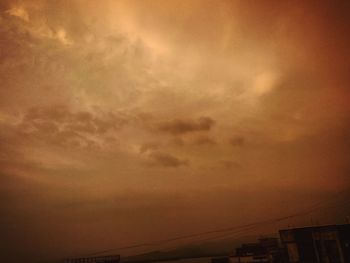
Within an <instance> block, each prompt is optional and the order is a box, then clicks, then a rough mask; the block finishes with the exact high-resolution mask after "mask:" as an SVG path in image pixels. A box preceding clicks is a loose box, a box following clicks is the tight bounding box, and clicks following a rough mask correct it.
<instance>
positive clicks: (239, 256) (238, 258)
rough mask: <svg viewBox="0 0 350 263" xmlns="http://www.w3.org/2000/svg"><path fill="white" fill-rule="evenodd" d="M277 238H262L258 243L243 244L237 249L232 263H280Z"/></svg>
mask: <svg viewBox="0 0 350 263" xmlns="http://www.w3.org/2000/svg"><path fill="white" fill-rule="evenodd" d="M279 255H280V248H279V245H278V239H277V238H260V239H259V242H257V243H248V244H243V245H242V246H241V247H239V248H237V249H236V255H235V256H234V257H232V258H231V262H241V263H244V262H247V263H248V262H249V263H250V262H280V259H279V258H280V256H279Z"/></svg>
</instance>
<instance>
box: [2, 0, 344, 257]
mask: <svg viewBox="0 0 350 263" xmlns="http://www.w3.org/2000/svg"><path fill="white" fill-rule="evenodd" d="M349 8H350V5H349V2H348V1H340V0H339V1H299V2H295V1H273V0H269V1H238V0H237V1H225V0H221V1H214V0H212V1H209V0H208V1H207V0H171V1H161V0H142V1H137V0H130V1H117V0H116V1H108V0H103V1H88V0H86V1H83V0H77V1H68V0H66V1H64V0H60V1H41V0H35V1H1V2H0V12H1V13H0V36H1V39H0V79H1V88H0V101H1V103H0V149H1V152H0V211H1V217H0V232H1V237H2V238H1V241H0V244H1V247H2V249H1V251H2V252H1V257H3V258H6V260H8V262H11V260H12V261H13V262H18V260H19V259H23V258H26V260H29V259H32V260H33V261H34V260H44V259H54V258H59V257H65V256H71V255H73V256H75V255H79V254H86V253H90V252H93V251H99V250H104V249H109V248H114V247H119V246H127V245H130V244H138V243H144V242H149V241H153V240H159V239H164V238H168V237H173V236H178V235H186V234H191V233H197V232H202V231H207V230H211V229H217V228H224V227H230V226H234V225H239V224H242V223H250V222H256V221H260V220H264V219H269V218H275V217H280V216H285V215H290V214H293V213H298V212H301V211H307V209H309V208H310V207H313V206H314V205H315V204H318V203H320V202H321V203H322V202H326V201H327V202H328V201H330V200H334V199H336V198H338V197H339V196H340V195H343V194H342V193H344V192H346V191H347V190H348V189H349V187H350V180H349V171H350V169H349V168H350V167H349V164H350V150H349V149H350V148H349V147H350V135H349V134H350V125H349V123H350V122H349V121H350V103H349V101H350V92H349V84H350V77H349V66H350V56H349V44H350V43H349V39H348V36H349V33H350V32H349V26H350V24H349V22H350V21H349V16H348V14H349V11H350V10H349ZM341 197H343V196H341ZM333 207H334V206H333ZM338 208H339V207H338ZM349 213H350V209H349V206H346V205H344V204H343V205H342V206H341V207H340V208H339V209H338V210H332V209H330V208H327V209H326V211H320V212H319V213H316V214H314V215H313V219H312V220H314V221H317V222H319V223H320V224H322V223H342V222H344V216H345V215H346V214H349ZM295 220H299V221H297V222H296V221H293V220H292V221H289V222H284V223H283V224H282V225H279V226H275V227H274V228H271V229H270V230H269V231H277V230H278V227H286V226H287V225H293V224H295V225H296V224H309V223H310V216H309V215H308V216H306V217H303V218H301V219H300V218H299V219H295ZM147 249H148V250H152V249H155V248H147ZM118 253H131V254H132V253H134V252H132V251H127V252H122V251H118ZM135 253H136V252H135ZM28 262H29V261H28Z"/></svg>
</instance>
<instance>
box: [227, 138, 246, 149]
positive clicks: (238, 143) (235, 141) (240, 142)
mask: <svg viewBox="0 0 350 263" xmlns="http://www.w3.org/2000/svg"><path fill="white" fill-rule="evenodd" d="M229 142H230V144H231V145H232V146H234V147H242V146H244V145H245V138H244V137H243V136H234V137H232V138H231V139H230V140H229Z"/></svg>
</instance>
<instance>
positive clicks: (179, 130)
mask: <svg viewBox="0 0 350 263" xmlns="http://www.w3.org/2000/svg"><path fill="white" fill-rule="evenodd" d="M214 123H215V121H214V120H213V119H211V118H209V117H201V118H198V119H197V120H184V119H174V120H171V121H166V122H163V123H160V124H159V126H158V127H157V129H158V130H160V131H163V132H167V133H171V134H174V135H177V134H185V133H189V132H197V131H209V130H210V129H211V128H212V126H213V125H214Z"/></svg>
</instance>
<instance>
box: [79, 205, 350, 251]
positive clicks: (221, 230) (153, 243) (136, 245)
mask: <svg viewBox="0 0 350 263" xmlns="http://www.w3.org/2000/svg"><path fill="white" fill-rule="evenodd" d="M334 202H339V201H334V200H333V201H328V202H320V203H317V204H316V205H314V206H312V207H311V208H309V209H308V210H306V211H303V212H299V213H295V214H291V215H288V216H283V217H278V218H273V219H268V220H263V221H258V222H254V223H250V224H244V225H238V226H233V227H228V228H220V229H215V230H211V231H205V232H200V233H195V234H190V235H182V236H176V237H172V238H167V239H161V240H157V241H154V242H148V243H138V244H134V245H129V246H123V247H117V248H111V249H106V250H101V251H96V252H93V253H90V254H87V255H86V256H95V255H101V254H105V253H109V252H113V251H118V250H126V249H133V248H140V247H150V246H159V245H162V244H166V243H170V242H174V241H178V240H184V239H190V238H196V237H202V236H206V235H210V234H217V233H225V232H232V231H235V230H239V232H240V231H242V230H243V229H244V228H250V227H252V228H255V227H257V226H261V225H266V224H271V223H277V222H281V221H285V220H287V219H291V218H295V217H299V216H303V215H307V214H310V213H312V212H314V211H316V210H318V209H320V208H322V207H328V206H329V205H330V204H332V203H334ZM347 202H350V200H347ZM333 206H334V205H333ZM336 206H337V205H336ZM231 234H233V233H231ZM225 235H226V236H227V235H229V233H226V234H225Z"/></svg>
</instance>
